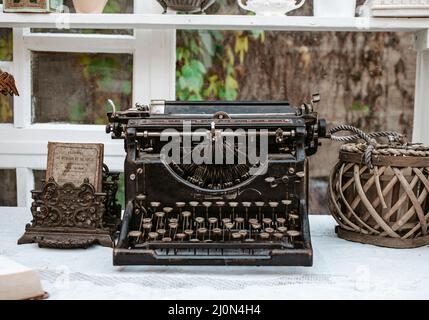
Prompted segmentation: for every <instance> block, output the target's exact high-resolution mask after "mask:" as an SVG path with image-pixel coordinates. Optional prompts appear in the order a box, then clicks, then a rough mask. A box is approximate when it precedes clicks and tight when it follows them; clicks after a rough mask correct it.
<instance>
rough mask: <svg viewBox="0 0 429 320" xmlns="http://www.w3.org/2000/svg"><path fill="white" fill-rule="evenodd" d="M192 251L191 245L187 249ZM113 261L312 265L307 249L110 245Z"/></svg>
mask: <svg viewBox="0 0 429 320" xmlns="http://www.w3.org/2000/svg"><path fill="white" fill-rule="evenodd" d="M190 250H191V251H192V249H190ZM113 264H114V265H115V266H125V265H198V266H202V265H212V266H244V265H252V266H303V267H311V266H312V265H313V253H312V250H311V248H308V249H286V250H272V251H270V252H269V253H267V254H266V255H259V256H258V255H247V256H246V255H239V256H233V255H231V256H228V255H219V256H216V255H210V256H209V255H205V256H201V255H198V256H195V255H188V256H186V255H174V256H173V255H158V254H157V253H156V250H146V249H114V250H113Z"/></svg>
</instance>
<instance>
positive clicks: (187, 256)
mask: <svg viewBox="0 0 429 320" xmlns="http://www.w3.org/2000/svg"><path fill="white" fill-rule="evenodd" d="M316 102H317V101H316ZM166 106H169V107H170V108H173V109H174V110H179V112H177V113H175V114H168V111H165V108H166ZM207 106H210V107H213V109H214V111H222V112H223V111H224V110H225V109H228V107H237V106H240V107H242V109H243V113H241V114H228V113H227V115H228V119H226V120H222V119H217V120H218V121H216V127H217V128H231V127H236V126H240V127H248V128H265V129H267V128H268V129H269V132H270V133H269V135H270V136H275V137H276V139H282V138H290V139H293V141H294V143H295V144H296V150H295V157H289V158H288V156H286V155H279V154H274V155H271V154H270V156H269V161H272V162H274V163H277V165H278V166H283V167H286V168H288V167H293V168H294V169H295V173H296V172H299V173H302V175H301V176H300V177H299V178H296V174H292V176H293V179H298V180H299V183H298V184H297V185H298V188H297V189H298V190H297V192H296V194H295V196H296V199H295V201H296V205H297V206H298V212H299V215H300V219H299V228H300V230H301V241H302V245H301V247H300V248H290V246H287V245H286V244H285V243H283V242H273V241H267V242H253V243H246V242H244V241H240V242H211V243H205V242H199V243H192V242H190V241H186V242H174V241H173V242H168V243H163V242H161V241H154V242H149V241H147V242H145V243H142V244H132V241H131V239H130V238H129V237H128V234H129V231H131V230H132V228H130V226H131V225H133V219H135V218H134V216H135V210H136V208H140V203H146V202H148V200H147V199H146V195H144V196H143V198H142V199H140V200H139V199H137V195H138V194H140V192H139V191H138V190H137V188H138V187H137V186H136V185H137V184H138V183H137V182H136V181H135V179H136V176H137V179H138V176H139V174H138V173H139V172H140V173H141V172H142V171H144V172H145V170H146V169H142V168H146V167H145V165H146V166H147V165H150V164H154V163H158V164H159V162H160V160H159V157H158V155H157V154H151V153H150V152H149V153H147V154H145V155H144V157H143V158H144V159H141V158H139V159H137V158H136V150H137V149H136V148H137V146H136V141H138V139H141V138H148V139H149V138H154V139H156V138H157V137H159V132H160V131H161V130H162V129H164V128H167V127H168V128H175V127H177V128H179V126H180V125H181V124H182V120H183V119H184V118H185V117H188V118H192V119H193V120H192V121H193V122H194V123H195V126H193V129H198V128H206V129H207V130H210V128H208V127H207V124H208V122H207V120H209V119H213V117H215V118H216V114H217V113H216V112H214V115H207V114H198V113H196V114H192V116H190V115H189V114H181V113H180V110H181V109H183V108H185V109H186V108H188V107H189V108H190V109H194V110H198V108H204V107H207ZM246 106H248V107H249V108H250V109H251V107H252V106H267V107H269V106H271V107H276V108H277V107H281V106H289V104H288V103H287V102H235V103H224V102H218V103H216V102H214V103H213V102H196V103H189V102H186V103H182V102H162V101H161V102H154V103H153V104H152V106H151V107H150V108H149V107H145V106H137V107H136V108H133V109H130V110H128V111H126V112H119V113H117V112H116V111H115V110H114V111H113V112H112V113H110V114H109V115H108V117H109V120H110V124H109V125H108V126H107V132H108V133H110V132H112V137H113V138H114V139H115V138H116V139H124V140H125V150H126V151H127V158H126V160H125V177H126V203H127V205H126V208H125V213H124V216H123V220H122V227H121V231H120V236H119V239H118V241H117V244H116V246H115V248H114V253H113V262H114V265H278V266H311V265H312V263H313V251H312V245H311V238H310V229H309V222H308V180H309V175H308V161H307V157H306V156H307V155H312V154H314V153H315V152H316V151H317V147H318V138H319V136H323V135H324V134H325V132H324V121H323V120H319V119H318V117H317V114H316V113H315V112H314V111H313V103H312V104H311V105H306V104H304V105H302V106H301V107H300V108H296V109H293V110H294V112H286V113H284V114H282V113H275V114H272V115H271V114H270V113H266V114H260V113H255V114H252V113H248V111H246ZM159 107H161V109H163V110H161V112H165V113H166V114H155V113H154V110H155V109H158V108H159ZM150 109H152V110H150ZM151 111H152V112H151ZM289 111H290V110H289ZM270 117H272V119H271V120H269V119H270ZM261 118H262V119H261ZM280 118H282V119H283V120H282V121H280V123H281V124H282V127H283V129H285V128H288V127H290V129H291V130H284V131H281V130H279V127H278V126H279V119H280ZM143 127H144V128H145V129H147V130H142V128H143ZM311 130H313V131H312V132H311V133H310V132H309V131H311ZM270 163H271V162H270ZM166 172H168V170H167V171H166ZM146 174H147V173H146V172H145V175H146ZM170 175H172V173H171V172H170ZM130 177H133V178H134V180H133V179H130ZM144 179H149V178H148V177H146V176H145V177H144ZM176 179H177V178H176ZM291 179H292V178H291ZM293 181H295V180H293ZM293 181H292V182H287V183H292V184H293ZM182 184H183V185H185V184H184V183H182ZM285 184H286V182H285ZM187 187H189V188H193V190H194V192H195V193H194V194H193V197H194V199H198V197H201V198H200V199H204V198H205V197H206V196H207V195H210V194H211V193H212V194H215V195H217V196H225V195H227V194H228V193H230V192H233V190H236V188H234V187H232V188H231V190H221V191H219V190H211V191H210V190H206V189H200V190H199V188H198V187H197V186H192V185H188V186H187ZM142 207H143V205H142ZM134 224H135V222H134ZM235 251H237V252H238V253H239V254H236V255H234V252H235ZM225 252H226V253H227V254H225Z"/></svg>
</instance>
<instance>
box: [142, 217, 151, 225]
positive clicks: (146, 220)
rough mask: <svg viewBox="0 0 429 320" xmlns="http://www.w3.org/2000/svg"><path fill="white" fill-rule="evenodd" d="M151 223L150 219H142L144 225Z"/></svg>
mask: <svg viewBox="0 0 429 320" xmlns="http://www.w3.org/2000/svg"><path fill="white" fill-rule="evenodd" d="M151 222H152V218H144V219H143V224H145V223H151Z"/></svg>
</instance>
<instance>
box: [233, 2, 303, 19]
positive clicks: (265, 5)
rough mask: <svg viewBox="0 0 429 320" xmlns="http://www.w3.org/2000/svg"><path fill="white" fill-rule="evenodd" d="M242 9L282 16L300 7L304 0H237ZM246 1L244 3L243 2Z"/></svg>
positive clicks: (264, 14) (265, 14)
mask: <svg viewBox="0 0 429 320" xmlns="http://www.w3.org/2000/svg"><path fill="white" fill-rule="evenodd" d="M237 2H238V5H239V6H240V7H241V8H243V9H244V10H247V11H251V12H254V13H255V14H256V15H262V16H284V15H285V14H287V13H288V12H290V11H292V10H295V9H298V8H300V7H302V5H303V4H304V3H305V0H247V1H245V0H237ZM244 2H246V3H244Z"/></svg>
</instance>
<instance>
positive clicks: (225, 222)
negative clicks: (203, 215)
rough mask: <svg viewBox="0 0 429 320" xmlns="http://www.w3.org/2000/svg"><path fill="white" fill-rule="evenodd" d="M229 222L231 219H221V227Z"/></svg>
mask: <svg viewBox="0 0 429 320" xmlns="http://www.w3.org/2000/svg"><path fill="white" fill-rule="evenodd" d="M230 222H231V219H230V218H223V219H222V223H223V225H226V224H227V223H230Z"/></svg>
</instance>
